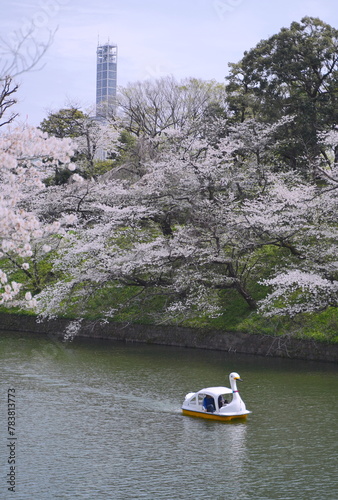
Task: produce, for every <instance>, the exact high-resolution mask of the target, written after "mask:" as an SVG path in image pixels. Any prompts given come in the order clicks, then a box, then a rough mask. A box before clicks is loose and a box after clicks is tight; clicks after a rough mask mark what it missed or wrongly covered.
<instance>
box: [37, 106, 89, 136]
mask: <svg viewBox="0 0 338 500" xmlns="http://www.w3.org/2000/svg"><path fill="white" fill-rule="evenodd" d="M86 117H87V115H85V114H84V113H83V112H82V111H80V110H79V109H78V108H75V107H71V108H66V109H60V111H58V112H57V113H49V114H48V117H47V118H45V119H44V120H42V122H41V124H40V127H39V128H40V129H41V130H42V131H43V132H46V133H47V134H48V135H50V136H53V137H60V138H62V137H79V136H80V135H82V134H83V119H84V118H86Z"/></svg>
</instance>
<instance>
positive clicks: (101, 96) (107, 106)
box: [96, 42, 117, 118]
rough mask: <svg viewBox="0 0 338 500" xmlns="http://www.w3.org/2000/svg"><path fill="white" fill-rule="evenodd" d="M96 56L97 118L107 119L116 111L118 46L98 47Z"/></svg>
mask: <svg viewBox="0 0 338 500" xmlns="http://www.w3.org/2000/svg"><path fill="white" fill-rule="evenodd" d="M96 54H97V58H96V116H97V117H98V118H107V117H108V116H109V115H111V114H112V113H115V110H116V88H117V45H115V44H111V43H109V42H107V43H106V44H105V45H98V47H97V51H96Z"/></svg>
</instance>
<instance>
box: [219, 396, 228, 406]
mask: <svg viewBox="0 0 338 500" xmlns="http://www.w3.org/2000/svg"><path fill="white" fill-rule="evenodd" d="M227 404H228V400H227V399H224V397H223V396H222V394H221V395H220V396H218V408H222V406H224V405H227Z"/></svg>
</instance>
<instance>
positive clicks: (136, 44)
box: [0, 0, 338, 125]
mask: <svg viewBox="0 0 338 500" xmlns="http://www.w3.org/2000/svg"><path fill="white" fill-rule="evenodd" d="M5 4H6V6H3V8H2V14H1V19H0V33H1V41H0V56H1V66H0V67H2V68H4V66H6V64H9V63H10V62H11V58H12V59H13V55H11V54H10V52H11V51H13V49H14V48H15V44H16V43H17V41H18V40H19V39H20V36H21V35H23V34H25V33H27V30H28V27H29V26H32V27H33V31H34V32H33V35H34V38H35V40H36V41H39V42H41V41H44V40H47V38H48V34H49V33H52V32H54V31H55V30H56V31H55V35H54V40H53V43H52V44H51V45H50V47H49V49H48V51H47V52H46V54H45V55H44V57H43V59H42V61H41V63H40V65H39V66H38V68H37V69H35V71H31V72H27V73H24V74H22V75H20V76H19V77H18V82H19V83H20V89H19V91H18V94H17V97H18V99H19V103H18V104H17V107H16V110H17V111H18V112H19V113H20V118H21V120H23V121H27V122H28V123H30V124H33V125H38V124H39V123H40V122H41V120H42V119H43V118H45V117H46V116H47V114H48V112H50V111H58V110H59V109H61V108H62V107H65V106H67V105H68V104H70V103H71V104H76V105H78V106H80V107H81V108H82V109H85V110H86V109H88V108H90V107H91V106H93V105H94V103H95V86H96V48H97V45H98V42H100V43H101V44H104V43H106V42H107V41H110V42H113V43H116V44H117V45H118V85H120V86H124V85H126V84H127V83H129V82H135V81H137V80H144V79H147V78H158V77H161V76H165V75H173V76H175V77H176V78H177V79H178V80H180V79H182V78H185V77H190V76H192V77H198V78H202V79H204V80H210V79H214V80H216V81H219V82H224V77H225V76H226V75H227V73H228V63H229V62H238V61H239V60H240V59H241V57H242V55H243V52H244V51H245V50H249V49H250V48H252V47H254V46H255V45H256V44H257V43H258V42H259V41H260V40H262V39H266V38H268V37H270V36H272V35H274V34H275V33H278V32H279V30H280V29H281V28H282V27H289V26H290V24H291V23H292V22H293V21H300V19H301V18H302V17H304V16H313V17H319V18H320V19H322V20H323V21H325V22H327V23H328V24H330V25H331V26H333V27H335V28H338V7H337V0H170V1H169V0H167V1H165V0H162V1H161V0H90V1H89V0H22V1H16V0H5ZM32 50H33V49H32V46H30V47H24V48H23V49H22V53H21V57H23V58H24V60H26V61H28V62H29V60H30V58H31V55H32ZM21 60H22V59H21Z"/></svg>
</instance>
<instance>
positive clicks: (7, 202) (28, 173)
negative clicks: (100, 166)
mask: <svg viewBox="0 0 338 500" xmlns="http://www.w3.org/2000/svg"><path fill="white" fill-rule="evenodd" d="M71 154H72V147H71V141H70V140H68V139H64V140H60V139H55V138H48V137H47V136H46V134H44V133H42V132H41V131H39V130H38V129H36V128H34V127H29V126H26V125H22V126H17V127H15V128H13V129H8V130H6V132H3V133H2V134H1V135H0V193H1V194H0V245H1V246H0V257H1V259H7V261H9V262H12V263H13V264H14V265H15V266H16V267H21V269H22V270H23V271H24V272H26V273H27V274H29V268H30V263H29V260H30V259H31V258H32V256H33V251H34V245H36V244H38V243H39V245H40V248H41V252H44V253H45V252H48V251H49V249H50V247H49V245H48V244H47V239H48V237H49V236H50V235H52V234H55V233H56V232H58V231H59V228H60V224H59V222H57V221H56V220H54V221H48V222H44V221H43V220H40V219H39V218H38V217H37V215H36V214H34V213H33V212H32V211H29V210H27V209H25V203H26V200H28V199H31V198H32V197H33V196H34V194H35V193H37V192H40V191H41V190H43V189H45V185H44V184H43V182H42V180H43V178H45V177H46V176H48V175H49V174H50V170H51V169H52V168H54V166H55V164H57V163H59V162H61V163H63V164H66V165H68V166H69V168H74V166H72V165H71V163H70V156H71ZM0 276H1V278H0V280H1V287H0V302H1V303H3V302H7V301H10V300H12V299H13V298H14V297H15V296H16V295H17V293H18V292H19V289H20V284H18V283H16V282H15V281H11V282H10V281H9V278H8V275H7V272H6V271H4V270H3V269H0ZM26 299H28V300H29V301H30V300H31V295H30V293H28V294H27V296H26ZM32 304H33V303H32V302H31V305H32Z"/></svg>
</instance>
